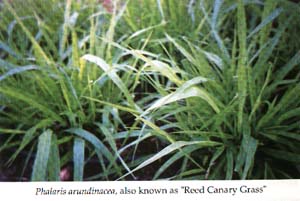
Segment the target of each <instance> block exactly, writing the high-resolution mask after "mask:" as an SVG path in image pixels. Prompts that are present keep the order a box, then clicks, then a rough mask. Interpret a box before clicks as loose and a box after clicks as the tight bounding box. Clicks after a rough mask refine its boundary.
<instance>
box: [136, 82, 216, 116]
mask: <svg viewBox="0 0 300 201" xmlns="http://www.w3.org/2000/svg"><path fill="white" fill-rule="evenodd" d="M206 81H207V79H206V78H203V77H196V78H193V79H191V80H189V81H187V82H185V83H184V84H183V85H182V86H181V87H179V88H178V89H177V90H176V91H175V92H173V93H170V94H168V95H167V96H164V97H162V98H161V99H159V100H157V101H156V102H155V103H154V104H152V105H151V107H150V108H148V109H147V110H146V111H145V112H144V113H143V114H142V116H143V115H145V114H147V113H148V112H149V111H151V110H153V109H156V108H160V107H162V106H163V105H166V104H170V103H173V102H176V101H178V100H182V99H186V98H190V97H199V98H201V99H203V100H205V101H206V102H207V103H208V104H209V105H210V106H211V107H212V108H213V109H214V110H215V112H216V113H219V112H220V109H219V107H218V106H217V104H216V103H215V101H214V100H213V98H212V97H211V96H210V94H209V93H208V92H207V91H205V90H204V89H201V88H199V87H195V86H193V85H196V84H198V83H202V82H206Z"/></svg>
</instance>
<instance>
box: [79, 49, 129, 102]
mask: <svg viewBox="0 0 300 201" xmlns="http://www.w3.org/2000/svg"><path fill="white" fill-rule="evenodd" d="M82 59H85V60H87V61H89V62H92V63H95V64H96V65H97V66H99V67H100V68H101V69H102V70H103V71H104V72H105V73H107V75H108V76H109V77H110V79H111V80H112V81H113V82H114V83H115V84H116V85H117V86H118V87H119V89H120V90H121V91H122V92H123V93H124V95H125V97H126V99H127V101H128V103H129V104H130V105H131V106H135V103H134V101H133V98H132V96H131V94H130V92H129V91H128V89H127V87H126V86H125V84H124V82H123V81H122V80H121V78H120V77H119V76H118V75H117V74H116V72H115V71H114V69H113V68H112V67H111V66H109V65H108V64H107V63H106V62H105V61H104V60H103V59H101V58H100V57H97V56H94V55H91V54H86V55H84V56H83V57H82Z"/></svg>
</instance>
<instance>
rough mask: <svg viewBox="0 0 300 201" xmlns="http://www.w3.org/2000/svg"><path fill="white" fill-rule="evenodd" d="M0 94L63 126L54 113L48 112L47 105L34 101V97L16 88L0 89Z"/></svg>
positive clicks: (61, 120)
mask: <svg viewBox="0 0 300 201" xmlns="http://www.w3.org/2000/svg"><path fill="white" fill-rule="evenodd" d="M0 92H1V93H3V94H5V95H7V96H10V97H12V98H15V99H18V100H21V101H24V102H25V103H27V104H28V105H30V106H31V107H35V108H36V109H38V110H40V111H41V112H42V113H44V114H45V115H47V116H48V117H52V118H53V119H55V120H57V121H58V122H60V123H62V124H64V120H63V119H62V118H61V117H60V116H59V115H58V114H56V112H54V111H52V110H50V109H49V108H48V106H47V105H44V103H39V102H38V101H37V100H36V99H37V98H36V97H34V96H32V95H30V94H28V93H27V92H24V91H20V90H19V89H16V88H9V87H5V88H4V87H3V88H2V87H1V88H0Z"/></svg>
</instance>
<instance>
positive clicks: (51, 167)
mask: <svg viewBox="0 0 300 201" xmlns="http://www.w3.org/2000/svg"><path fill="white" fill-rule="evenodd" d="M48 173H49V180H50V181H60V175H59V174H60V157H59V148H58V142H57V137H56V135H52V141H51V148H50V156H49V162H48Z"/></svg>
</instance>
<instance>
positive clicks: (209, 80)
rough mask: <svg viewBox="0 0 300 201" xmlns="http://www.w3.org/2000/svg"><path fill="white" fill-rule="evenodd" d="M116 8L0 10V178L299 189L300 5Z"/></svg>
mask: <svg viewBox="0 0 300 201" xmlns="http://www.w3.org/2000/svg"><path fill="white" fill-rule="evenodd" d="M42 2H43V5H44V6H38V4H39V3H42ZM176 2H177V1H176ZM112 4H113V5H111V6H112V7H113V8H114V9H112V10H110V9H108V7H107V6H105V4H101V3H98V2H97V1H94V0H86V1H74V0H68V1H65V2H61V1H58V0H52V1H47V2H44V1H42V0H40V1H38V3H37V2H36V1H35V2H33V1H32V0H28V1H26V6H24V1H19V0H15V1H13V2H9V1H7V0H4V1H3V2H2V3H0V5H1V8H0V9H1V14H0V19H1V21H0V49H1V52H0V72H1V75H0V82H1V85H0V114H1V115H0V140H1V141H0V159H1V164H0V173H1V174H0V178H1V176H2V174H3V177H8V178H7V179H8V180H12V179H13V178H14V179H16V180H24V178H25V180H32V181H44V180H47V181H48V180H49V181H57V180H61V179H62V178H61V173H62V172H63V171H64V170H65V169H67V170H68V173H70V174H72V175H71V177H70V178H68V179H70V180H77V181H82V180H132V179H135V180H145V179H151V180H152V179H155V180H156V179H168V180H173V179H174V180H176V179H179V180H181V179H229V180H230V179H283V178H299V175H300V172H299V163H300V158H299V154H300V150H299V140H300V138H299V134H300V128H299V121H300V115H299V114H300V109H299V108H300V101H299V98H298V96H297V95H298V94H299V92H300V83H299V76H300V74H299V66H300V52H299V48H300V46H299V43H298V41H297V39H296V38H297V37H296V36H295V35H294V34H295V32H296V31H297V30H298V29H299V25H298V24H300V23H296V22H298V21H299V20H298V18H297V15H298V12H299V9H300V7H299V4H296V3H292V2H289V1H280V0H278V1H242V0H239V1H223V0H215V1H203V0H183V1H180V2H179V3H176V4H175V0H145V1H141V2H139V1H132V0H131V1H130V0H128V1H125V0H116V1H112ZM293 23H294V24H293ZM9 167H16V169H17V170H16V171H15V172H13V173H9V172H7V169H8V168H9ZM71 170H72V171H71ZM9 174H11V175H12V176H10V177H9Z"/></svg>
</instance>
